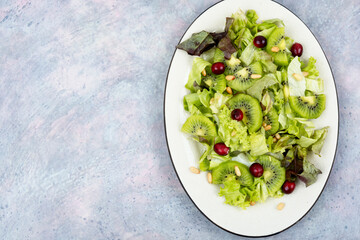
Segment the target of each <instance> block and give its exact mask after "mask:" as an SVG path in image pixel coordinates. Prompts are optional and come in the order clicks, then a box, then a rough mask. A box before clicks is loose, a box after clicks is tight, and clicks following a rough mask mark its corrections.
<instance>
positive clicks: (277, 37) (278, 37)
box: [266, 28, 289, 66]
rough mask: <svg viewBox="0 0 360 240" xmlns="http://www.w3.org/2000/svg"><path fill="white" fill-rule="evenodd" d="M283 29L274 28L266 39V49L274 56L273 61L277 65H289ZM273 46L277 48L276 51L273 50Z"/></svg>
mask: <svg viewBox="0 0 360 240" xmlns="http://www.w3.org/2000/svg"><path fill="white" fill-rule="evenodd" d="M284 33H285V29H284V28H277V29H275V30H274V31H273V32H272V33H271V35H270V36H269V38H268V40H267V45H266V51H267V52H268V53H269V54H271V55H272V56H273V57H274V62H275V63H276V64H277V65H279V66H287V65H289V56H288V53H287V52H286V41H285V36H284ZM273 47H277V48H278V52H273V51H272V49H273Z"/></svg>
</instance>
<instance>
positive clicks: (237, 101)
mask: <svg viewBox="0 0 360 240" xmlns="http://www.w3.org/2000/svg"><path fill="white" fill-rule="evenodd" d="M227 105H228V107H229V108H230V110H234V109H240V110H241V111H242V112H243V114H244V117H243V120H242V121H243V122H244V123H245V124H246V126H247V127H248V129H249V132H256V131H257V130H258V129H259V128H260V127H261V125H262V117H263V114H262V109H261V106H260V102H259V101H258V100H257V99H256V98H254V97H252V96H250V95H247V94H238V95H236V96H234V97H232V98H231V99H230V100H229V101H228V102H227Z"/></svg>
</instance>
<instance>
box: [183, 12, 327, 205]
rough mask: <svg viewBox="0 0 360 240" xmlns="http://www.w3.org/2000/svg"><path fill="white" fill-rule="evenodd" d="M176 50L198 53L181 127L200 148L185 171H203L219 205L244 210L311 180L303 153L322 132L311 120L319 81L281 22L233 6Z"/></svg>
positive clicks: (312, 149)
mask: <svg viewBox="0 0 360 240" xmlns="http://www.w3.org/2000/svg"><path fill="white" fill-rule="evenodd" d="M177 48H178V49H181V50H185V51H186V52H188V53H189V54H190V55H195V56H198V57H193V65H192V69H191V72H190V74H189V78H188V81H187V83H186V85H185V87H186V88H187V89H188V90H189V91H190V92H189V93H188V94H187V95H185V96H184V101H183V102H184V109H185V110H186V112H188V118H187V120H186V121H185V122H184V124H183V126H182V127H181V131H182V132H183V133H184V134H185V135H186V136H188V137H191V138H192V140H193V141H196V142H198V143H199V146H202V147H203V149H204V150H203V153H202V155H201V157H200V159H199V162H198V166H191V168H190V169H191V171H192V172H193V173H201V172H207V173H206V174H207V179H208V182H209V183H211V184H214V185H218V186H219V196H222V197H224V199H225V203H227V204H230V205H233V206H237V207H241V208H244V209H245V208H247V207H249V206H253V205H254V204H256V203H261V202H264V201H266V199H267V198H269V197H282V196H284V195H285V194H290V193H292V192H294V191H295V192H296V189H295V186H296V184H305V185H306V187H308V186H310V185H312V184H314V183H315V182H316V180H317V176H318V174H321V170H320V169H318V168H317V167H316V166H315V165H314V164H313V163H311V162H310V160H309V158H308V157H307V156H308V155H309V153H314V154H316V155H318V156H319V157H320V152H321V148H322V146H323V144H324V141H325V139H326V135H327V132H328V127H322V128H315V126H314V124H313V122H312V121H311V120H312V119H316V118H319V117H321V115H322V112H323V111H324V110H325V108H326V96H325V95H324V93H323V90H324V81H323V79H321V78H320V77H319V75H320V74H319V71H318V70H317V68H316V60H315V59H314V58H313V57H310V58H305V57H304V56H302V53H303V46H302V45H301V43H298V42H295V41H294V40H293V39H292V38H291V37H290V36H287V35H286V28H285V25H284V23H283V21H281V20H280V19H269V20H264V21H259V17H258V15H257V14H256V12H255V11H254V10H248V11H246V12H243V11H242V10H238V11H237V12H235V13H234V14H232V16H231V17H228V18H226V24H225V29H224V31H223V32H207V31H201V32H199V33H194V34H193V35H192V36H191V37H190V38H189V39H187V40H185V41H184V42H182V43H180V44H179V45H178V46H177ZM309 51H310V50H309ZM189 167H190V166H189ZM199 181H202V179H199ZM301 182H303V183H301Z"/></svg>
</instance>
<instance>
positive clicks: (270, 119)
mask: <svg viewBox="0 0 360 240" xmlns="http://www.w3.org/2000/svg"><path fill="white" fill-rule="evenodd" d="M264 122H265V123H266V125H271V129H270V130H268V131H266V136H270V135H273V134H275V133H276V132H277V131H278V130H279V115H278V114H277V112H276V110H275V109H274V108H271V110H270V111H269V112H268V113H267V114H266V115H265V116H264Z"/></svg>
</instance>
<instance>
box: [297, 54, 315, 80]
mask: <svg viewBox="0 0 360 240" xmlns="http://www.w3.org/2000/svg"><path fill="white" fill-rule="evenodd" d="M315 63H316V59H315V58H313V57H310V58H309V61H308V64H307V65H306V66H304V67H302V68H301V71H303V72H307V73H308V74H309V75H308V76H306V78H310V79H316V78H317V77H319V71H318V70H317V69H316V66H315Z"/></svg>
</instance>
